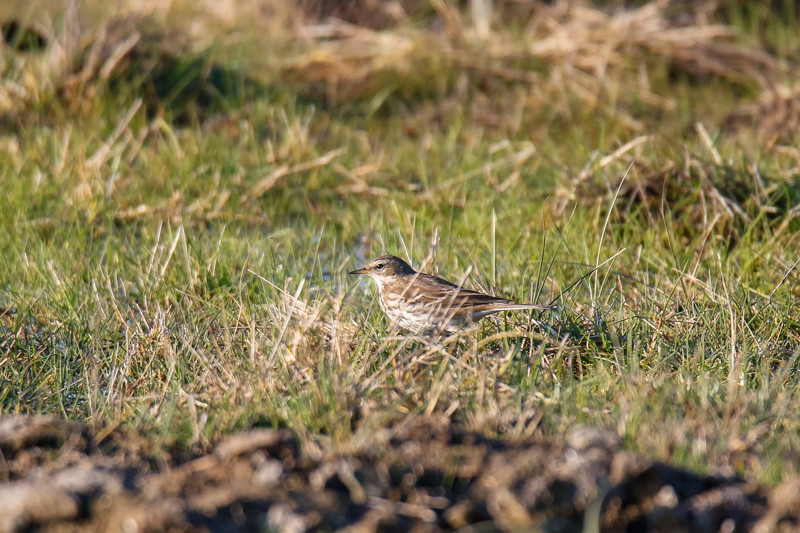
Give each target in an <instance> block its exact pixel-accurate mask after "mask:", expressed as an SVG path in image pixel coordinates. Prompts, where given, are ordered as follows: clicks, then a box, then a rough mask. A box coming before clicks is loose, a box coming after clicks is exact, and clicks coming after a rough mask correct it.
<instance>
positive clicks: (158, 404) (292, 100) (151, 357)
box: [0, 12, 800, 483]
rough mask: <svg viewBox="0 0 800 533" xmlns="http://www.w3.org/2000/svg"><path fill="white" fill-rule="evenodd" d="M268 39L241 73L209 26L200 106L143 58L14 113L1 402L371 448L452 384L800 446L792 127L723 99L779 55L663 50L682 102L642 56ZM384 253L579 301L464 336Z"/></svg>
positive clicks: (508, 398)
mask: <svg viewBox="0 0 800 533" xmlns="http://www.w3.org/2000/svg"><path fill="white" fill-rule="evenodd" d="M759 13H760V12H759ZM728 16H729V17H730V18H731V19H734V18H735V17H734V14H728ZM736 16H737V17H742V16H746V13H744V14H743V13H739V14H736ZM753 16H754V17H755V15H753ZM759 16H763V17H766V19H768V21H771V22H770V24H773V25H774V24H777V23H776V22H774V21H772V19H771V18H769V17H767V16H766V15H763V14H762V15H759ZM766 19H765V20H766ZM759 20H760V19H759ZM734 22H735V23H736V24H737V25H740V26H741V27H745V28H746V29H747V30H748V31H752V32H756V30H757V28H750V27H748V25H747V24H744V23H743V22H742V21H741V19H740V18H736V19H735V20H734ZM792 24H794V23H792ZM770 28H774V26H770ZM770 31H777V30H774V29H771V30H770ZM512 33H513V32H512ZM750 35H756V36H758V34H757V33H755V34H750ZM744 38H745V37H742V39H744ZM766 38H767V39H769V36H767V37H766ZM248 46H251V48H248ZM254 46H255V45H253V44H250V45H248V44H246V43H245V44H242V45H240V47H239V48H235V49H234V50H232V51H231V50H228V51H227V53H229V54H230V58H231V61H232V62H234V63H235V64H237V65H239V66H237V69H234V70H231V71H229V72H227V73H225V74H218V75H217V76H223V82H220V84H218V85H215V83H216V82H214V81H213V80H214V79H218V78H214V76H211V77H203V76H206V75H205V74H203V72H205V71H204V70H203V68H202V65H204V64H211V63H204V62H211V61H212V59H210V58H211V55H203V54H201V55H200V56H199V57H195V56H191V55H188V52H187V57H186V58H185V63H184V64H183V68H181V69H176V70H175V72H174V73H173V74H174V76H177V77H178V78H181V79H183V80H184V81H183V82H182V86H184V87H189V86H191V85H192V82H198V83H200V84H201V86H202V87H204V89H203V90H204V91H205V93H204V94H208V95H210V96H209V97H208V98H209V99H208V100H207V101H206V100H202V102H201V103H202V104H203V105H197V104H194V103H193V101H192V98H190V97H186V96H185V95H183V94H182V93H179V92H172V93H170V92H159V91H156V93H155V94H161V95H162V96H161V97H160V98H162V100H158V98H156V99H155V100H153V99H152V98H153V96H152V93H151V94H150V96H147V94H148V93H146V91H143V90H141V88H142V87H143V86H145V85H147V83H149V81H148V80H149V78H147V73H142V72H137V71H136V70H135V69H131V70H130V71H128V74H129V75H128V76H127V77H124V76H123V77H121V78H120V79H115V80H114V81H113V82H111V83H108V82H104V81H101V80H98V81H95V82H93V83H92V84H91V86H90V87H91V90H88V91H87V92H86V94H81V95H79V96H76V97H74V98H71V99H69V98H65V97H63V96H61V97H60V96H59V95H58V93H57V92H53V93H52V94H49V96H48V94H47V92H46V91H47V88H46V87H45V88H43V91H44V93H43V96H42V98H41V99H40V100H34V101H31V102H30V103H29V106H28V107H24V106H23V107H21V108H20V109H18V110H17V111H16V112H15V113H9V114H7V115H6V116H5V118H4V119H3V122H4V125H5V127H4V129H3V133H2V135H0V150H1V151H2V153H3V157H2V158H0V184H2V190H3V196H2V197H1V198H0V249H2V250H3V253H2V255H0V287H2V289H1V290H0V305H2V307H3V308H6V309H9V310H11V313H9V314H7V315H5V316H3V317H2V319H0V320H2V322H0V334H2V338H1V339H0V405H1V406H2V412H3V413H19V412H22V413H50V414H56V415H60V416H65V417H68V418H71V419H77V420H82V421H85V422H87V423H90V424H95V425H98V426H102V425H115V424H124V425H130V426H141V427H143V428H145V430H146V431H147V432H148V434H150V435H152V437H153V438H154V440H155V441H156V442H158V443H162V444H168V445H174V444H177V445H180V446H186V447H197V448H201V449H202V448H205V447H207V446H209V443H211V442H213V441H214V440H215V439H217V438H219V436H221V435H222V434H224V433H226V432H229V431H232V430H234V429H236V428H238V427H242V426H247V425H252V424H261V425H274V426H288V427H290V428H292V429H293V430H294V431H296V432H298V433H299V434H300V435H302V436H303V438H304V439H305V441H306V442H308V443H310V442H312V441H314V442H316V443H318V444H321V445H323V446H331V447H347V446H352V445H357V443H358V442H360V441H361V439H362V438H364V437H365V436H367V435H369V434H370V433H371V432H373V431H374V430H375V429H376V428H380V427H384V426H386V425H389V424H392V423H395V422H397V421H400V420H403V419H406V418H407V417H410V416H415V415H417V414H421V413H426V412H439V413H442V412H444V413H447V414H449V415H451V416H453V417H455V418H456V419H458V420H459V421H461V422H463V423H464V424H466V425H468V426H470V427H473V428H475V429H478V430H480V431H484V432H486V433H488V434H496V435H503V436H513V435H527V434H541V435H548V436H557V435H561V434H563V433H564V431H565V430H566V429H567V428H569V427H571V426H574V425H577V424H585V425H590V426H603V427H610V428H612V429H614V430H615V431H617V432H618V433H619V435H620V436H621V437H622V439H623V441H624V443H625V444H626V446H627V447H628V448H630V449H631V450H633V451H635V452H637V453H641V454H644V455H646V456H648V457H653V458H656V459H659V460H663V461H668V462H671V463H675V464H678V465H682V466H687V467H691V468H693V469H697V470H700V471H706V472H709V471H723V472H726V473H737V474H740V475H742V476H744V477H745V478H747V479H754V480H758V481H763V482H768V483H776V482H777V481H779V480H780V479H781V478H782V477H783V476H785V475H787V474H789V473H795V469H796V461H794V460H793V459H792V458H793V457H794V456H795V454H796V451H797V450H798V449H799V447H800V422H798V419H797V417H796V416H795V414H796V413H797V411H798V409H799V408H800V393H798V390H800V389H798V377H797V369H798V345H799V344H798V336H800V323H799V322H798V321H799V317H798V305H797V301H798V293H797V286H798V270H797V269H796V268H795V265H796V261H797V259H798V256H797V250H798V249H799V248H798V244H799V243H798V237H797V236H796V232H797V229H798V212H797V209H796V206H797V205H798V202H799V201H800V190H798V188H797V185H796V183H795V182H796V176H797V157H796V153H797V152H796V138H792V139H789V140H787V141H786V142H783V141H779V142H778V143H771V144H770V142H768V140H767V139H762V138H760V137H759V135H758V132H757V130H756V129H754V128H745V129H743V130H739V131H738V132H734V131H732V130H729V129H725V128H724V127H723V125H722V124H723V123H724V121H723V119H724V117H725V116H726V115H727V114H728V113H729V112H730V111H732V109H733V108H734V107H736V106H738V105H743V104H746V103H752V102H754V101H755V98H756V93H757V92H758V91H757V90H756V87H755V84H749V85H748V84H745V85H744V86H743V85H742V84H740V83H737V82H731V81H730V80H726V79H724V78H721V77H710V79H708V80H697V79H695V78H693V77H692V75H688V74H686V75H683V74H681V73H678V75H676V74H675V73H674V72H672V73H671V72H670V71H669V68H668V66H667V65H666V64H665V62H664V61H663V58H658V57H653V56H651V55H648V54H645V55H644V61H646V62H649V64H650V67H649V68H650V70H649V71H648V72H649V76H650V86H651V91H652V93H653V94H657V95H659V96H660V97H662V98H664V99H671V100H672V101H674V107H672V108H670V107H667V108H665V109H666V110H665V109H660V108H658V106H654V105H652V104H650V103H647V102H644V101H643V99H642V98H643V97H642V93H641V92H639V89H640V88H641V87H640V85H638V81H636V80H637V79H638V77H637V76H638V74H637V72H636V70H635V68H633V67H631V68H630V69H627V68H622V69H618V70H614V71H612V72H611V73H610V74H609V77H608V78H606V79H605V80H604V81H603V83H604V84H605V87H606V89H605V92H604V93H602V94H598V99H599V101H598V103H597V105H595V106H591V105H589V104H588V103H587V101H586V100H585V99H583V97H581V96H578V95H576V94H574V93H572V92H570V89H569V87H567V88H562V89H553V87H557V85H548V84H549V83H550V82H549V81H547V82H542V83H543V84H544V85H545V87H544V88H536V87H534V88H531V87H529V86H527V85H525V84H524V83H520V82H516V81H503V80H500V79H496V78H493V77H492V76H491V75H489V74H487V73H486V71H482V70H480V69H477V72H476V67H475V66H474V65H467V66H463V65H460V64H458V62H455V63H453V62H449V61H448V60H447V58H446V57H445V58H444V59H443V58H442V57H440V56H438V55H437V52H436V51H431V56H430V57H429V58H428V59H429V61H430V62H429V63H428V64H427V65H425V66H424V68H425V69H430V68H432V66H431V65H434V64H440V62H441V63H442V64H441V68H442V69H443V70H444V71H443V72H442V78H441V80H444V81H441V80H437V79H432V78H430V77H426V72H422V75H420V76H419V77H414V76H411V77H410V78H409V81H408V85H407V86H406V85H403V84H404V83H405V81H404V78H403V77H397V78H396V79H394V81H392V83H394V84H395V85H394V86H390V85H386V86H385V87H384V88H386V87H389V88H391V87H396V89H394V90H388V89H387V90H385V91H384V92H380V91H376V92H374V93H369V92H367V94H366V95H364V94H359V95H355V94H353V95H348V94H347V93H343V94H344V95H343V96H341V95H340V96H331V95H330V94H328V95H327V96H326V93H325V91H324V90H323V91H322V92H320V90H319V86H318V85H317V84H315V82H304V81H302V80H301V81H296V82H293V83H282V82H280V81H276V80H280V77H281V73H280V72H279V71H278V70H275V71H263V70H260V71H258V72H255V71H251V70H248V69H249V68H253V67H248V62H247V61H246V59H247V58H248V57H249V55H253V49H254V48H253V47H254ZM796 46H797V43H796V42H794V44H793V45H791V44H787V45H786V46H785V49H784V50H783V52H781V53H782V54H786V53H788V52H787V51H788V50H796ZM276 48H277V49H280V50H284V49H290V48H291V45H289V44H287V45H285V46H282V47H281V46H276ZM224 52H225V51H224V50H223V51H222V52H219V53H220V54H222V55H223V56H224ZM527 60H528V61H529V59H527ZM6 61H9V59H8V58H6ZM520 61H521V62H523V63H524V61H526V59H524V58H523V59H521V60H520ZM479 63H480V58H478V59H476V64H479ZM489 63H491V61H489ZM631 63H632V64H633V63H635V61H634V59H631ZM546 66H547V65H543V66H541V67H540V70H543V71H545V72H546V68H545V67H546ZM276 68H277V67H276ZM7 72H8V71H7ZM428 72H429V71H428ZM4 75H5V76H6V80H8V79H10V77H11V76H12V75H15V74H14V72H10V73H7V74H4ZM225 76H227V77H225ZM184 78H185V79H184ZM212 78H213V79H212ZM158 79H159V80H161V79H162V78H158ZM379 79H381V78H380V77H379ZM209 80H211V81H209ZM254 80H258V81H257V82H256V81H254ZM459 80H461V81H459ZM159 83H169V84H176V85H181V82H175V81H174V79H173V80H172V81H163V80H162V81H160V82H159ZM156 89H157V88H156ZM329 89H330V88H329ZM368 90H369V89H367V91H368ZM548 91H551V92H548ZM559 91H561V92H559ZM142 94H145V99H144V100H141V101H140V100H138V99H137V98H138V97H139V96H140V95H142ZM548 94H549V95H550V96H554V97H557V98H556V100H542V99H540V96H543V95H544V96H546V95H548ZM164 95H167V96H164ZM184 98H185V100H184ZM520 98H521V99H522V100H521V104H519V106H518V107H517V104H518V103H519V102H520V100H519V99H520ZM159 101H160V102H161V106H160V107H159V105H156V104H157V103H158V102H159ZM154 102H155V103H156V104H154ZM626 117H630V118H632V119H633V120H634V121H635V123H632V122H631V121H630V120H628V119H627V118H626ZM697 123H701V124H703V125H704V126H705V128H706V130H707V132H708V134H709V136H710V139H711V142H712V143H713V144H711V145H709V144H708V143H706V142H704V140H703V138H702V135H701V134H700V133H699V130H698V129H697V128H696V124H697ZM642 135H644V136H647V137H646V139H643V140H642V142H641V143H640V144H638V145H637V146H636V147H633V148H631V149H630V150H626V151H624V153H621V154H616V155H612V154H614V151H615V150H616V149H617V148H619V147H620V146H622V145H623V144H625V143H627V142H629V141H632V140H634V139H636V138H637V137H639V136H642ZM610 155H611V157H608V158H607V156H610ZM756 168H757V169H758V172H756V170H755V169H756ZM384 252H386V253H393V254H396V255H399V256H401V257H404V258H406V259H409V260H410V261H411V262H412V263H413V264H414V265H415V266H418V265H420V264H421V263H422V262H423V261H424V260H425V259H426V258H428V257H430V258H431V259H432V261H431V262H430V264H429V266H428V270H429V271H431V272H435V273H438V274H439V275H442V276H444V277H447V278H450V279H459V278H461V277H462V276H463V275H464V274H465V273H466V272H468V271H469V279H470V280H471V282H472V283H473V284H474V286H476V287H479V288H481V289H483V290H486V291H491V292H495V293H498V294H502V295H506V296H509V297H512V298H515V299H517V300H520V301H537V302H540V303H545V302H550V301H556V302H558V304H559V306H560V307H559V311H558V312H554V313H536V314H535V315H533V316H534V318H535V319H536V320H537V321H539V322H541V323H542V324H544V325H546V327H545V326H542V327H538V326H537V325H536V323H535V322H530V321H528V320H527V316H526V315H524V314H519V313H518V314H514V315H509V316H507V317H500V318H498V319H497V320H494V321H490V320H487V321H484V322H483V323H482V324H481V327H480V329H479V330H478V331H471V332H468V333H466V334H465V335H464V336H463V338H461V339H459V340H456V339H451V340H450V341H448V342H445V343H443V344H442V343H433V342H431V341H430V340H429V339H417V338H411V337H407V336H403V335H397V334H396V332H392V331H389V329H388V324H387V323H386V321H385V319H384V317H383V316H381V313H380V309H379V308H378V306H377V305H376V303H375V301H374V295H375V290H374V287H373V286H371V285H370V284H369V283H359V280H356V279H351V278H349V277H348V276H347V275H346V272H347V271H348V270H352V269H353V268H354V267H355V266H356V265H357V264H358V261H359V259H357V258H359V257H362V256H367V257H369V256H375V255H379V254H381V253H384ZM287 295H291V296H296V298H297V301H296V302H294V303H292V302H293V300H292V299H291V298H289V297H288V296H287ZM300 303H302V304H304V305H305V306H307V307H305V308H304V309H303V310H301V309H299V308H298V305H299V304H300Z"/></svg>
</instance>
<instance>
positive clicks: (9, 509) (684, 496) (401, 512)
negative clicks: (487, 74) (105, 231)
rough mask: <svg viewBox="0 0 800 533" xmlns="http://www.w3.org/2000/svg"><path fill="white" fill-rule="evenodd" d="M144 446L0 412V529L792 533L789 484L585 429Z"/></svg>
mask: <svg viewBox="0 0 800 533" xmlns="http://www.w3.org/2000/svg"><path fill="white" fill-rule="evenodd" d="M143 443H146V441H145V440H144V439H142V438H141V437H139V436H138V435H137V434H136V433H135V432H134V431H132V430H118V429H114V430H105V431H104V430H100V431H99V432H93V431H91V430H90V429H88V428H87V427H84V426H82V425H80V424H75V423H72V422H66V421H63V420H60V419H56V418H48V417H6V418H0V452H1V454H0V532H5V531H31V530H34V531H111V532H115V531H117V532H143V531H275V532H302V531H334V530H342V531H350V532H369V531H420V532H422V531H463V532H467V531H475V532H477V531H481V532H486V531H548V532H584V531H586V532H589V531H620V532H622V531H626V532H634V531H686V532H718V531H723V532H733V531H758V532H769V531H797V530H798V529H800V479H797V480H793V481H788V482H785V483H783V484H782V485H780V486H778V487H776V488H766V487H762V486H758V485H754V484H750V483H745V482H742V481H740V480H735V479H728V478H723V477H708V476H701V475H697V474H693V473H691V472H687V471H684V470H680V469H677V468H673V467H671V466H669V465H665V464H660V463H654V462H652V461H647V460H645V459H642V458H640V457H636V456H635V455H633V454H631V453H629V452H627V451H625V450H622V449H621V447H620V445H619V443H618V441H617V438H616V436H615V435H614V434H613V433H609V432H603V431H597V430H590V429H578V430H575V431H573V432H572V433H571V434H569V435H567V436H565V438H564V439H563V440H561V441H549V440H542V439H529V440H513V441H510V440H497V439H489V438H486V437H484V436H482V435H480V434H478V433H474V432H470V431H465V430H463V429H461V428H459V427H458V426H456V425H453V424H451V423H450V422H449V421H447V420H445V419H441V418H418V419H416V420H415V421H413V422H411V423H408V424H405V425H402V426H398V427H395V428H392V429H387V430H383V431H380V432H378V433H376V434H375V435H374V436H373V437H372V438H371V440H370V441H369V442H366V443H363V444H360V445H359V446H358V450H356V451H354V452H353V453H350V454H339V455H325V454H323V453H319V452H316V453H308V452H307V453H302V452H301V447H300V445H299V442H298V440H297V439H296V438H295V437H294V435H293V434H292V433H291V432H289V431H288V430H274V429H263V428H256V429H251V430H249V431H244V432H241V433H237V434H233V435H231V436H229V437H228V438H226V439H225V440H223V441H221V442H219V443H218V444H217V445H216V447H214V449H213V451H212V452H211V453H208V454H205V455H196V456H192V455H186V454H181V457H180V458H174V457H173V456H170V455H169V454H163V453H162V454H159V455H158V456H150V455H148V454H147V452H146V451H145V450H146V449H147V446H146V445H143ZM176 457H177V456H176Z"/></svg>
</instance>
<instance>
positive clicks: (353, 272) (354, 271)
mask: <svg viewBox="0 0 800 533" xmlns="http://www.w3.org/2000/svg"><path fill="white" fill-rule="evenodd" d="M367 272H369V270H367V269H366V268H359V269H358V270H352V271H350V272H348V274H366V273H367Z"/></svg>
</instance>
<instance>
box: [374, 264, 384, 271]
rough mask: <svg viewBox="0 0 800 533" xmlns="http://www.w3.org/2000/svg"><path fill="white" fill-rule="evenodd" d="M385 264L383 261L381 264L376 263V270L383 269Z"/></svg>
mask: <svg viewBox="0 0 800 533" xmlns="http://www.w3.org/2000/svg"><path fill="white" fill-rule="evenodd" d="M384 266H385V265H384V264H383V263H381V264H379V265H375V270H383V267H384Z"/></svg>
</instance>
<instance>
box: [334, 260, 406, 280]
mask: <svg viewBox="0 0 800 533" xmlns="http://www.w3.org/2000/svg"><path fill="white" fill-rule="evenodd" d="M416 273H417V272H416V271H415V270H414V269H413V268H411V265H409V264H408V263H406V262H405V261H403V260H402V259H400V258H399V257H395V256H393V255H382V256H380V257H376V258H375V259H373V260H372V261H370V262H369V263H367V264H366V265H364V267H362V268H359V269H358V270H353V271H352V272H350V274H366V275H368V276H369V277H371V278H374V279H376V280H388V279H392V278H396V277H398V276H408V275H414V274H416Z"/></svg>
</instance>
